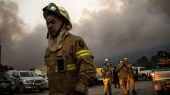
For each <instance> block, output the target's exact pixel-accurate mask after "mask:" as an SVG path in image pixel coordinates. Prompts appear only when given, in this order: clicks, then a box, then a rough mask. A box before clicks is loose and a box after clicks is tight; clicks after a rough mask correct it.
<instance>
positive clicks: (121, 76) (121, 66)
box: [116, 58, 129, 95]
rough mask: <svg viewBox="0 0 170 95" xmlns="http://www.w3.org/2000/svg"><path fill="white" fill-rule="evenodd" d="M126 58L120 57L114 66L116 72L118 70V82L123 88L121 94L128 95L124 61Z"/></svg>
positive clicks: (126, 65)
mask: <svg viewBox="0 0 170 95" xmlns="http://www.w3.org/2000/svg"><path fill="white" fill-rule="evenodd" d="M126 60H127V58H124V59H120V60H119V63H118V64H117V66H116V72H118V75H119V84H120V87H121V88H122V90H123V95H129V91H128V83H127V79H128V63H127V62H125V61H126Z"/></svg>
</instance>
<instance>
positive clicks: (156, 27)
mask: <svg viewBox="0 0 170 95" xmlns="http://www.w3.org/2000/svg"><path fill="white" fill-rule="evenodd" d="M122 1H124V4H125V6H124V7H123V12H122V13H117V12H115V9H114V8H115V7H114V6H115V2H114V0H103V2H102V4H104V6H105V7H106V8H105V9H103V10H101V11H99V12H91V13H90V12H89V11H87V10H86V11H84V14H87V13H89V17H90V18H84V19H82V20H81V21H80V22H81V25H79V24H76V25H75V29H74V31H75V32H77V34H79V35H81V36H83V37H84V38H85V40H86V41H87V43H88V44H89V47H90V49H91V50H92V53H93V54H94V56H95V58H96V63H97V65H101V63H102V62H103V60H104V58H111V60H112V61H113V62H116V61H117V60H118V58H121V57H127V58H129V59H130V61H133V60H134V59H136V58H139V57H141V56H144V55H145V56H151V55H156V53H157V51H159V50H168V51H169V50H170V44H169V43H170V40H169V36H170V23H169V17H168V15H165V14H167V13H166V12H165V11H162V10H160V9H159V8H157V6H153V3H149V2H145V1H144V0H143V1H142V0H122ZM164 1H165V0H164ZM167 1H168V0H167ZM77 27H78V28H77Z"/></svg>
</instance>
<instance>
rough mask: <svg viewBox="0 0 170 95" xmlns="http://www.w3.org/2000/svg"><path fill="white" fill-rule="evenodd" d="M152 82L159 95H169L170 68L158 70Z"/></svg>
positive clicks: (154, 73) (153, 74)
mask: <svg viewBox="0 0 170 95" xmlns="http://www.w3.org/2000/svg"><path fill="white" fill-rule="evenodd" d="M152 81H153V84H154V88H155V90H156V92H157V93H158V95H168V94H166V93H169V92H170V68H169V69H157V70H155V71H154V72H153V73H152Z"/></svg>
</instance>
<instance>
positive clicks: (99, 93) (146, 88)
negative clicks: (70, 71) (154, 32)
mask: <svg viewBox="0 0 170 95" xmlns="http://www.w3.org/2000/svg"><path fill="white" fill-rule="evenodd" d="M136 90H137V93H138V94H137V95H156V92H155V91H154V87H153V84H152V81H137V83H136ZM48 92H49V91H48V90H46V91H44V92H41V93H39V92H38V91H32V92H27V93H26V94H18V93H16V94H15V95H48ZM112 92H113V95H122V91H121V89H120V88H114V86H113V85H112ZM89 95H104V93H103V85H97V86H93V87H91V88H89Z"/></svg>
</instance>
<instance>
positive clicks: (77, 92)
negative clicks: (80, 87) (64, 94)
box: [72, 91, 85, 95]
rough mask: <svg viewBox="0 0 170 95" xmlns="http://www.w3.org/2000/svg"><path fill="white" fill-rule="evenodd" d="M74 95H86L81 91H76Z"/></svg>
mask: <svg viewBox="0 0 170 95" xmlns="http://www.w3.org/2000/svg"><path fill="white" fill-rule="evenodd" d="M72 95H85V94H84V93H82V92H79V91H74V92H73V94H72Z"/></svg>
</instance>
